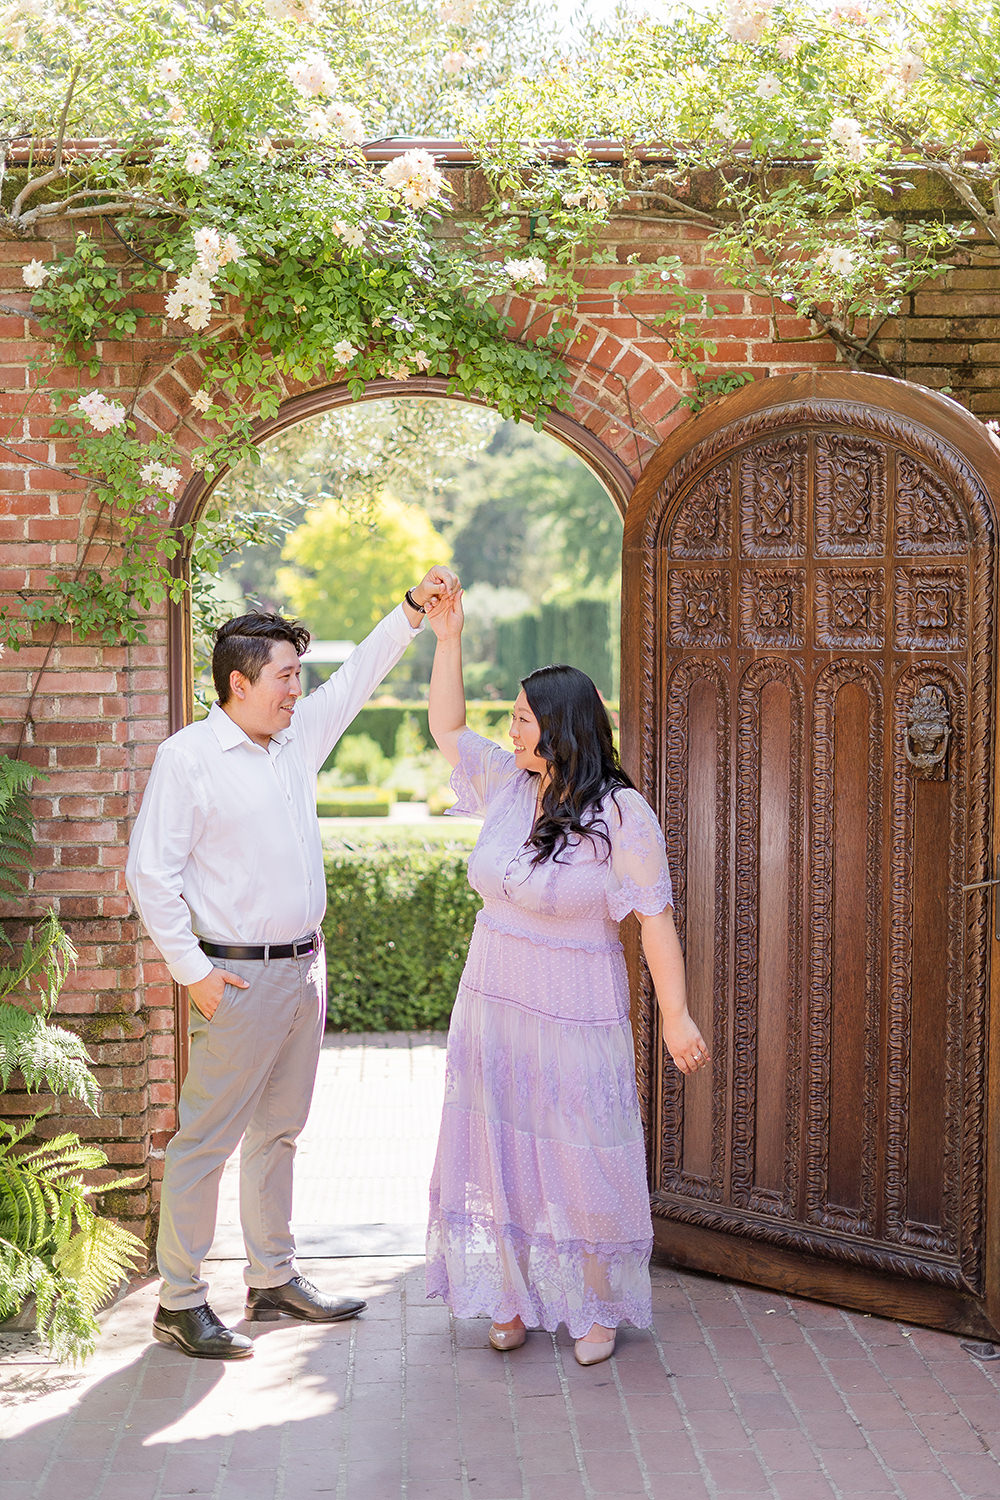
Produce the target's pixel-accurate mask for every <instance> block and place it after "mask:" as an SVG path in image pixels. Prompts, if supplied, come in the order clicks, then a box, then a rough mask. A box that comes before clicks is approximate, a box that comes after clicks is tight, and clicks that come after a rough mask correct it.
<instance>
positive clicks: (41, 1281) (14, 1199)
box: [0, 1115, 144, 1359]
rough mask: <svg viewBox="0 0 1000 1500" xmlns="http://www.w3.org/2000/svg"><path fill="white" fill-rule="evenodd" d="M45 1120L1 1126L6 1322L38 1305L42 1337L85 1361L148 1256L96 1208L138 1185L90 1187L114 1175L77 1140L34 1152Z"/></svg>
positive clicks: (1, 1311)
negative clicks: (105, 1196)
mask: <svg viewBox="0 0 1000 1500" xmlns="http://www.w3.org/2000/svg"><path fill="white" fill-rule="evenodd" d="M40 1118H41V1116H40V1115H36V1116H34V1117H33V1118H31V1119H29V1120H26V1121H24V1122H23V1123H22V1124H21V1125H20V1126H14V1125H9V1124H6V1123H4V1122H3V1121H0V1319H3V1318H6V1317H10V1316H11V1315H12V1314H13V1313H15V1312H17V1310H18V1309H19V1308H20V1306H21V1304H22V1302H24V1300H25V1299H26V1298H28V1297H33V1298H34V1302H35V1310H36V1322H37V1328H38V1332H39V1333H40V1334H41V1335H42V1337H43V1338H45V1339H46V1340H47V1341H48V1343H49V1344H50V1345H51V1347H52V1349H53V1351H54V1352H55V1354H56V1355H57V1356H58V1357H60V1358H69V1359H83V1358H86V1356H87V1355H88V1354H90V1353H92V1352H93V1349H94V1346H95V1344H96V1341H97V1335H98V1332H99V1329H98V1325H97V1319H96V1317H95V1313H96V1311H97V1309H98V1308H99V1307H100V1305H101V1303H102V1302H103V1301H104V1300H105V1299H106V1298H107V1296H108V1295H109V1293H110V1292H111V1291H112V1290H113V1289H114V1288H115V1287H116V1286H117V1285H118V1284H119V1283H120V1282H121V1280H122V1279H123V1277H124V1276H126V1275H127V1274H128V1272H129V1271H130V1270H131V1269H132V1268H133V1267H134V1266H135V1265H136V1264H138V1263H139V1261H140V1260H141V1259H142V1257H143V1253H144V1252H143V1245H142V1242H141V1241H140V1240H138V1239H136V1237H135V1235H133V1234H130V1233H129V1231H128V1230H126V1229H122V1228H121V1227H120V1226H119V1225H117V1224H115V1223H113V1222H112V1221H111V1220H109V1219H102V1218H100V1217H99V1216H98V1214H97V1213H96V1212H95V1210H94V1207H93V1204H92V1201H91V1200H92V1199H94V1198H95V1197H99V1196H100V1194H101V1193H102V1192H107V1191H109V1190H110V1189H113V1188H122V1187H130V1186H132V1185H133V1183H134V1182H135V1181H136V1179H134V1178H118V1179H116V1180H115V1181H112V1182H106V1183H104V1184H103V1185H102V1186H101V1187H100V1188H95V1187H93V1186H90V1185H88V1184H87V1183H86V1182H85V1181H84V1179H83V1173H84V1172H88V1171H94V1170H96V1169H99V1168H102V1167H106V1166H107V1157H106V1155H105V1153H104V1152H103V1151H102V1150H100V1148H99V1147H97V1146H88V1145H84V1144H83V1143H81V1141H80V1140H79V1139H78V1138H77V1136H75V1135H69V1134H67V1135H60V1136H56V1137H55V1138H54V1139H53V1140H49V1141H45V1142H44V1143H43V1144H42V1145H34V1146H33V1145H30V1144H27V1137H29V1136H30V1135H31V1133H32V1132H33V1131H34V1130H35V1128H36V1126H37V1124H38V1121H39V1119H40Z"/></svg>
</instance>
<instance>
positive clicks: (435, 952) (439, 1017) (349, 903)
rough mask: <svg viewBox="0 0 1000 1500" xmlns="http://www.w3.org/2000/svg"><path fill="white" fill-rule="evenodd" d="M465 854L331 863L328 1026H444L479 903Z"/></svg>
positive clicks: (359, 857) (391, 850)
mask: <svg viewBox="0 0 1000 1500" xmlns="http://www.w3.org/2000/svg"><path fill="white" fill-rule="evenodd" d="M467 857H468V849H467V848H466V847H465V846H464V845H457V844H451V845H449V844H442V843H435V844H434V845H431V844H427V845H424V846H421V845H420V844H417V843H414V842H409V843H407V844H406V845H405V846H404V847H399V846H398V845H395V844H393V843H388V844H384V845H382V844H378V845H373V844H371V843H367V844H365V845H364V846H363V847H361V848H358V849H356V850H351V849H349V848H347V847H346V846H345V845H343V844H342V845H341V846H340V847H339V848H338V849H337V850H336V851H330V852H328V853H327V856H326V877H327V894H328V899H329V906H328V909H327V915H326V919H325V921H324V923H323V931H324V933H325V935H326V951H327V976H328V984H329V998H328V1002H327V1014H328V1017H329V1023H330V1025H331V1026H334V1027H336V1028H337V1029H338V1030H341V1031H396V1030H404V1031H405V1030H420V1029H423V1028H425V1027H441V1026H446V1025H447V1023H448V1017H449V1015H450V1014H451V1007H452V1004H453V1002H454V999H455V992H456V990H457V988H458V980H459V977H460V975H461V972H462V968H463V966H464V963H465V955H466V951H467V949H468V943H469V938H470V936H471V934H472V924H473V922H474V921H475V916H476V911H477V910H478V908H479V898H478V897H477V896H476V894H475V893H474V891H473V890H472V888H471V886H470V885H469V882H468V876H467V873H466V860H467Z"/></svg>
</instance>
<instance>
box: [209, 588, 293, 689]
mask: <svg viewBox="0 0 1000 1500" xmlns="http://www.w3.org/2000/svg"><path fill="white" fill-rule="evenodd" d="M272 641H290V642H291V644H292V645H293V646H294V647H295V651H296V654H297V655H298V656H301V655H302V653H303V652H304V651H305V650H307V649H308V646H309V632H308V630H307V629H306V627H305V626H304V625H300V624H299V622H298V620H286V619H285V618H284V616H283V615H268V614H264V613H263V611H261V610H255V611H254V613H253V614H249V615H239V616H238V617H237V618H236V619H235V620H227V621H226V623H225V625H220V626H219V628H218V630H217V631H216V632H215V646H214V648H213V650H212V681H213V682H214V683H215V691H216V693H217V694H218V698H219V703H220V704H225V703H228V701H229V698H230V687H229V678H230V674H231V673H232V672H242V674H243V676H244V677H245V678H246V680H247V682H256V681H257V678H258V677H259V676H260V674H261V672H262V671H263V670H264V668H265V666H266V665H267V663H268V662H269V661H270V659H271V642H272Z"/></svg>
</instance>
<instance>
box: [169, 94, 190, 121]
mask: <svg viewBox="0 0 1000 1500" xmlns="http://www.w3.org/2000/svg"><path fill="white" fill-rule="evenodd" d="M185 113H186V111H185V109H184V106H183V104H182V103H181V101H180V100H179V99H178V97H177V95H176V94H168V95H167V119H168V120H169V121H170V123H171V125H179V124H180V123H181V121H182V120H183V118H184V116H185Z"/></svg>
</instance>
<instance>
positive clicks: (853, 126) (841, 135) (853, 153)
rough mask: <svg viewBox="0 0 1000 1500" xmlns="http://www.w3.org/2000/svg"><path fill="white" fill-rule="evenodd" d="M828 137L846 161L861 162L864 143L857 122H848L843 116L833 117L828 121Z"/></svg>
mask: <svg viewBox="0 0 1000 1500" xmlns="http://www.w3.org/2000/svg"><path fill="white" fill-rule="evenodd" d="M829 136H830V139H831V141H833V143H834V144H835V145H837V146H839V147H840V149H841V150H842V151H843V153H844V155H845V156H846V157H847V159H848V161H860V160H861V158H862V156H863V155H864V146H865V142H864V136H863V135H862V134H861V126H860V125H859V124H858V122H857V120H850V119H848V118H847V117H846V116H844V115H837V116H835V117H834V119H832V120H831V121H830V129H829Z"/></svg>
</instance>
